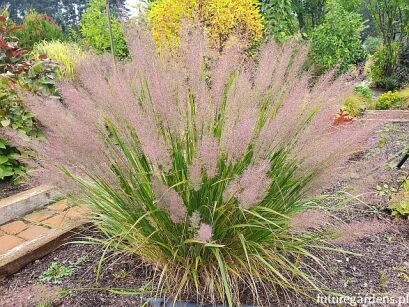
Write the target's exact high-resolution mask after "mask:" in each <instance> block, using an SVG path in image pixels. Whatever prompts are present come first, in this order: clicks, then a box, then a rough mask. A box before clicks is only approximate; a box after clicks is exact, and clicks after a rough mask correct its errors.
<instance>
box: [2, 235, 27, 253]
mask: <svg viewBox="0 0 409 307" xmlns="http://www.w3.org/2000/svg"><path fill="white" fill-rule="evenodd" d="M23 242H24V240H23V239H21V238H18V237H16V236H11V235H4V236H1V237H0V254H4V253H6V252H7V251H9V250H11V249H12V248H14V247H16V246H17V245H19V244H21V243H23Z"/></svg>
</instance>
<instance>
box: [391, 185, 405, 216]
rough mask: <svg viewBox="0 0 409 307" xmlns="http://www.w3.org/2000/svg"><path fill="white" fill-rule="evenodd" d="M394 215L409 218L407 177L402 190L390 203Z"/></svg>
mask: <svg viewBox="0 0 409 307" xmlns="http://www.w3.org/2000/svg"><path fill="white" fill-rule="evenodd" d="M389 209H390V210H391V213H392V216H394V217H398V218H407V219H409V179H408V178H405V179H404V181H403V182H402V184H401V191H400V192H399V193H398V194H396V195H395V196H394V197H393V198H392V200H391V204H390V205H389Z"/></svg>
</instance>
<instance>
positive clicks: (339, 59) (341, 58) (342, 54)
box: [311, 0, 365, 73]
mask: <svg viewBox="0 0 409 307" xmlns="http://www.w3.org/2000/svg"><path fill="white" fill-rule="evenodd" d="M363 29H364V25H363V23H362V18H361V16H360V15H359V13H357V12H354V11H352V12H351V11H348V10H346V9H345V8H344V7H343V6H342V4H341V3H340V1H338V0H334V1H330V2H329V3H328V12H327V14H326V15H325V17H324V21H323V23H322V24H321V25H320V26H318V27H317V28H316V29H315V30H314V31H313V33H312V35H311V40H312V41H311V58H312V61H313V63H314V64H315V66H316V68H317V70H318V72H322V71H325V70H328V69H331V68H334V67H335V66H336V65H339V71H340V72H341V73H343V72H345V71H347V70H348V68H349V67H350V66H351V65H354V64H357V63H359V62H360V61H361V60H362V59H363V58H364V57H365V51H364V50H363V49H362V46H361V33H362V31H363Z"/></svg>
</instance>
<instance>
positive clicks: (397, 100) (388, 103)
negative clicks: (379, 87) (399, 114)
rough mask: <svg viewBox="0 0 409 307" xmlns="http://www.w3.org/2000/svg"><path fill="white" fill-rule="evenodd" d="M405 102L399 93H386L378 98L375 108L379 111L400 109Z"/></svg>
mask: <svg viewBox="0 0 409 307" xmlns="http://www.w3.org/2000/svg"><path fill="white" fill-rule="evenodd" d="M404 101H405V99H404V97H402V96H401V95H400V94H399V92H391V91H389V92H386V93H385V94H383V95H381V96H379V97H378V99H377V101H376V105H375V108H376V109H377V110H387V109H390V108H392V107H399V106H401V105H402V103H403V102H404Z"/></svg>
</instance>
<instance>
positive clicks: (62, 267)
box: [39, 261, 74, 284]
mask: <svg viewBox="0 0 409 307" xmlns="http://www.w3.org/2000/svg"><path fill="white" fill-rule="evenodd" d="M73 272H74V269H73V268H72V267H71V266H67V265H66V263H65V262H62V263H60V262H58V261H53V262H52V263H51V265H50V267H49V268H48V269H47V270H45V271H44V272H43V273H42V274H41V276H40V277H39V280H40V281H41V282H44V283H53V284H58V283H60V282H61V279H63V278H64V277H68V276H71V275H72V273H73Z"/></svg>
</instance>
